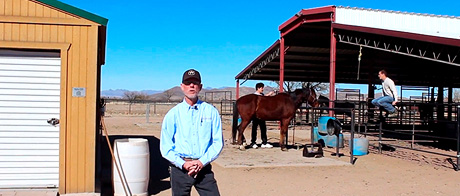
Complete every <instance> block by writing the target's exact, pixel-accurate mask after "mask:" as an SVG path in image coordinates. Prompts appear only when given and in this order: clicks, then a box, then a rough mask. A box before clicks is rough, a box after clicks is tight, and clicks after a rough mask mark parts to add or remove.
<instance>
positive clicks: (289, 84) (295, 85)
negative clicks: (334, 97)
mask: <svg viewBox="0 0 460 196" xmlns="http://www.w3.org/2000/svg"><path fill="white" fill-rule="evenodd" d="M273 82H274V83H275V84H276V85H277V86H278V89H279V86H280V85H279V81H273ZM283 87H284V89H285V91H286V92H292V91H294V90H295V89H299V88H310V87H312V88H313V89H315V91H316V94H318V95H319V94H328V93H329V85H328V83H321V82H295V81H284V85H283Z"/></svg>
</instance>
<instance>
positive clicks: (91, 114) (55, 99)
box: [0, 0, 108, 194]
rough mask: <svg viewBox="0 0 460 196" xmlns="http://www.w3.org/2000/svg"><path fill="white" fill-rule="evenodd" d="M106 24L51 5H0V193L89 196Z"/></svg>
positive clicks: (26, 1)
mask: <svg viewBox="0 0 460 196" xmlns="http://www.w3.org/2000/svg"><path fill="white" fill-rule="evenodd" d="M107 22H108V20H107V19H105V18H102V17H100V16H97V15H94V14H92V13H89V12H86V11H84V10H81V9H78V8H76V7H73V6H70V5H67V4H64V3H62V2H60V1H57V0H0V187H3V188H8V186H11V188H15V187H16V188H17V187H28V186H30V187H34V186H43V185H45V186H51V187H53V186H54V187H59V192H60V193H61V194H64V193H78V192H94V191H95V157H96V155H95V153H96V151H95V149H96V147H95V145H96V142H95V141H96V131H97V130H98V124H99V121H100V119H99V117H98V114H99V106H98V100H99V97H100V76H101V67H100V66H101V65H103V64H104V61H105V43H106V26H107ZM53 115H56V116H55V117H57V118H59V119H60V124H59V126H56V127H54V126H52V125H49V124H47V122H46V120H47V119H48V118H50V117H53ZM47 153H48V154H47ZM53 165H54V166H53ZM53 168H54V169H55V170H53ZM27 180H29V181H27ZM41 180H42V181H43V182H42V183H41V184H39V185H37V184H35V185H34V184H33V183H38V182H40V181H41ZM21 182H23V183H22V184H21ZM15 183H16V184H15Z"/></svg>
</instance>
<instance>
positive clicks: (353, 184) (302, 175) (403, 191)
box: [105, 114, 460, 195]
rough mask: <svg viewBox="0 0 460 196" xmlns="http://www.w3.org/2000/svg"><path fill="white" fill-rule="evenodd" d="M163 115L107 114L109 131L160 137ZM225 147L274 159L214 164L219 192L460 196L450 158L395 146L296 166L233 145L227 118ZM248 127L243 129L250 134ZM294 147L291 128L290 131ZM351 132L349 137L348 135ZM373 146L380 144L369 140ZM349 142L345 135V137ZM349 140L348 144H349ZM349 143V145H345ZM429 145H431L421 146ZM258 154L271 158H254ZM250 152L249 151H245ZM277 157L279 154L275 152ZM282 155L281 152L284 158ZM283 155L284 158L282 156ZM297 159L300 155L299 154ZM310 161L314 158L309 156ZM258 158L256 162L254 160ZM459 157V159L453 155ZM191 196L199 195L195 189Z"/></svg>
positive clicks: (162, 191)
mask: <svg viewBox="0 0 460 196" xmlns="http://www.w3.org/2000/svg"><path fill="white" fill-rule="evenodd" d="M162 119H163V115H153V116H150V118H149V122H147V120H146V117H145V116H143V115H130V116H129V115H125V114H112V115H108V116H106V118H105V124H106V126H107V130H108V131H109V135H136V136H139V135H140V136H154V137H156V138H159V136H160V129H161V121H162ZM223 124H224V126H223V128H224V138H225V147H224V150H223V152H222V154H221V156H227V157H229V156H230V157H232V156H234V157H245V158H246V159H251V160H253V161H255V162H264V163H273V164H272V165H270V164H269V165H267V164H265V165H263V166H257V165H246V166H242V167H226V166H225V165H224V166H222V165H223V164H218V160H219V158H218V160H216V161H215V162H213V164H212V165H213V170H214V172H215V176H216V179H217V182H218V186H219V189H220V192H221V195H458V194H459V192H460V172H456V171H454V170H453V169H452V165H451V164H449V163H448V162H447V161H446V158H447V157H446V156H440V155H436V154H432V153H423V152H418V151H409V150H405V149H402V148H396V149H395V151H384V152H383V153H382V154H378V151H377V149H376V148H375V147H373V146H371V147H370V149H369V151H370V153H369V154H368V155H365V156H357V157H356V158H357V159H356V161H355V164H354V165H351V164H349V162H350V156H349V155H350V153H349V150H348V149H347V147H345V148H344V149H340V153H343V156H341V157H339V158H337V157H335V156H331V154H332V153H335V149H334V148H326V149H325V158H328V159H333V160H334V161H336V162H342V163H345V164H342V165H340V166H318V165H313V166H311V165H307V164H306V165H305V166H302V165H292V166H289V165H288V166H282V165H279V164H276V163H277V162H278V161H277V160H276V159H267V157H268V154H270V153H271V154H273V153H280V154H281V155H283V154H282V153H285V152H282V151H281V150H279V147H278V148H276V147H275V149H278V150H279V151H274V150H267V149H248V150H246V151H239V150H236V146H234V145H231V144H230V142H229V141H230V136H231V121H230V119H229V118H228V117H224V120H223ZM249 132H250V131H249V128H248V129H247V130H246V132H245V136H246V138H250V136H249ZM289 134H290V135H289V143H290V144H291V145H292V142H293V141H292V140H293V137H292V135H293V132H292V131H290V133H289ZM309 134H310V133H309V128H308V127H297V128H296V131H295V137H294V140H295V141H294V142H295V143H299V144H306V143H307V142H309V139H308V138H310V137H309ZM268 137H269V142H270V143H272V144H277V143H278V139H279V132H278V130H277V129H276V126H269V131H268ZM346 137H347V136H345V138H346ZM370 140H371V145H377V143H376V142H375V141H373V140H375V138H370ZM345 141H347V139H345ZM346 143H347V142H346ZM345 146H347V145H345ZM420 148H427V147H420ZM429 150H430V151H434V152H438V153H446V154H451V155H455V154H456V152H454V151H443V150H440V149H433V148H430V149H429ZM254 152H257V153H258V154H262V155H264V153H266V155H267V156H265V157H264V156H257V157H256V156H253V154H254ZM289 153H298V156H299V157H301V156H302V149H300V150H297V149H296V146H294V145H293V146H291V149H289ZM245 154H246V155H245ZM275 155H276V154H275ZM280 157H281V156H280ZM283 157H285V156H283ZM296 158H297V157H296ZM302 158H304V159H305V161H306V162H308V160H309V159H311V158H305V157H302ZM254 159H255V160H254ZM454 161H455V159H454ZM161 181H162V183H160V184H161V185H162V186H161V187H159V188H158V189H156V190H157V191H156V192H155V193H154V194H155V195H171V189H170V187H169V185H168V184H169V178H164V179H161ZM192 195H198V194H197V193H196V192H195V191H194V192H193V193H192Z"/></svg>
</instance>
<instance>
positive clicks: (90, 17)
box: [35, 0, 109, 26]
mask: <svg viewBox="0 0 460 196" xmlns="http://www.w3.org/2000/svg"><path fill="white" fill-rule="evenodd" d="M35 1H38V2H41V3H43V4H46V5H49V6H52V7H55V8H58V9H60V10H63V11H66V12H69V13H71V14H74V15H77V16H80V17H82V18H85V19H88V20H90V21H93V22H96V23H98V24H101V25H103V26H107V23H108V22H109V20H108V19H107V18H104V17H101V16H98V15H96V14H93V13H90V12H87V11H85V10H82V9H80V8H77V7H74V6H71V5H69V4H66V3H62V2H60V1H57V0H35Z"/></svg>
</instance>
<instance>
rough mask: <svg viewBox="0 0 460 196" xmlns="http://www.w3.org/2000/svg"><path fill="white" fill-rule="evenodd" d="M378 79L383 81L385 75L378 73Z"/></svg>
mask: <svg viewBox="0 0 460 196" xmlns="http://www.w3.org/2000/svg"><path fill="white" fill-rule="evenodd" d="M378 77H379V79H381V80H383V79H385V74H383V73H382V72H381V71H379V75H378Z"/></svg>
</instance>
